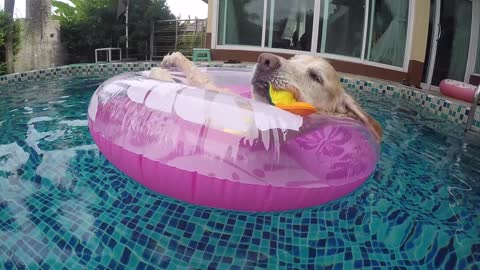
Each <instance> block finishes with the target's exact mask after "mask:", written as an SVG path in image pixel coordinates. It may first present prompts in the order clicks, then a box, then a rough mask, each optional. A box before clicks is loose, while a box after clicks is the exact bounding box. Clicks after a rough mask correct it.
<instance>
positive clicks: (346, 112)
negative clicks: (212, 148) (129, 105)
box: [150, 52, 382, 142]
mask: <svg viewBox="0 0 480 270" xmlns="http://www.w3.org/2000/svg"><path fill="white" fill-rule="evenodd" d="M160 66H161V68H154V69H152V70H151V72H150V77H152V78H155V79H160V80H166V81H173V79H172V78H171V77H170V75H169V73H168V72H167V71H166V70H164V69H163V68H168V67H172V66H175V67H176V68H178V69H179V70H180V71H182V72H183V73H184V74H185V75H186V77H187V80H188V82H189V84H190V85H192V86H195V87H201V88H204V89H208V90H211V91H218V92H225V93H232V94H233V92H232V91H230V90H229V89H226V88H222V87H219V86H217V85H215V84H214V83H213V82H212V81H211V80H210V79H209V77H208V76H207V74H205V73H203V72H201V71H200V70H199V69H198V68H197V67H196V66H195V64H194V63H193V62H191V61H190V60H188V59H187V58H186V57H185V56H183V55H182V54H181V53H179V52H175V53H173V54H169V55H167V56H165V57H164V59H163V61H162V63H161V65H160ZM269 84H272V85H273V86H274V87H275V88H276V89H285V90H288V91H290V92H292V93H293V94H294V96H295V98H296V100H297V101H301V102H307V103H310V104H312V105H313V106H314V107H315V108H316V109H317V113H318V114H328V115H333V116H337V117H349V118H353V119H356V120H359V121H361V122H363V123H364V124H365V125H366V126H367V127H368V129H369V130H370V131H371V132H372V133H373V134H374V135H375V137H376V139H377V141H378V142H381V140H382V129H381V126H380V124H379V123H378V122H377V121H376V120H375V119H374V118H373V117H371V116H370V115H369V114H368V113H366V112H365V111H364V110H363V109H362V108H361V107H360V105H358V103H357V102H356V101H355V100H354V99H353V98H352V97H351V96H350V95H348V94H347V93H346V92H345V90H344V88H343V87H342V84H341V83H340V78H339V76H338V74H337V72H336V71H335V69H334V68H333V67H332V66H331V65H330V64H329V63H328V62H327V61H326V60H325V59H323V58H321V57H318V56H313V55H297V56H294V57H292V58H290V59H285V58H283V57H280V56H277V55H274V54H271V53H262V54H261V55H260V56H259V57H258V61H257V65H256V68H255V73H254V76H253V78H252V86H253V97H254V98H255V99H257V100H261V101H265V102H267V100H266V95H267V91H268V87H269Z"/></svg>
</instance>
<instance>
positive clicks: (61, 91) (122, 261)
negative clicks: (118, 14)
mask: <svg viewBox="0 0 480 270" xmlns="http://www.w3.org/2000/svg"><path fill="white" fill-rule="evenodd" d="M105 78H106V77H105V76H94V75H91V76H80V77H66V78H56V79H49V80H46V81H36V82H33V81H32V82H28V81H27V82H21V83H16V84H9V85H7V86H1V88H0V89H1V90H0V129H1V130H2V132H1V133H0V268H5V269H12V268H13V269H23V268H42V269H154V268H161V269H185V268H190V269H279V268H280V269H353V268H361V269H479V267H478V265H479V264H480V234H479V231H480V213H479V212H478V209H479V206H480V181H479V179H480V166H479V165H480V155H479V153H480V139H479V137H478V136H477V135H472V134H471V135H468V136H467V137H465V138H464V137H463V135H462V129H463V126H461V125H456V124H453V123H451V122H449V121H447V120H445V119H443V118H440V117H437V116H433V115H432V114H431V113H430V112H429V111H428V110H427V109H424V108H419V106H416V105H412V104H410V103H407V102H406V101H404V100H403V99H401V98H395V97H393V98H392V97H384V96H379V95H375V94H371V93H365V92H355V93H353V95H354V96H355V97H356V98H358V100H359V102H360V103H361V104H362V105H363V106H364V107H365V108H366V109H367V111H368V112H369V113H371V114H372V115H373V116H374V117H376V118H377V119H378V120H379V121H380V122H381V124H382V125H383V127H384V134H385V137H384V143H383V146H382V147H383V148H382V156H381V158H380V161H379V164H378V166H377V170H376V171H375V173H374V174H373V175H372V177H370V179H368V180H367V182H366V183H365V184H364V185H363V186H362V187H361V188H359V189H358V190H357V191H355V192H354V193H353V194H351V195H350V196H347V197H345V198H342V199H340V200H336V201H334V202H332V203H329V204H326V205H323V206H319V207H315V208H311V209H307V210H300V211H293V212H285V213H275V214H245V213H238V212H230V211H222V210H215V209H208V208H202V207H197V206H193V205H188V204H185V203H181V202H178V201H175V200H172V199H169V198H166V197H164V196H162V195H159V194H156V193H153V192H150V191H149V190H147V189H146V188H144V187H143V186H141V185H139V184H138V183H137V182H135V181H133V180H131V179H129V178H127V177H126V176H124V174H123V173H121V172H120V171H119V170H117V169H116V168H115V167H113V166H112V165H111V164H110V163H109V162H108V161H107V160H106V159H105V158H104V157H103V156H102V155H101V154H100V153H99V151H98V149H97V147H96V146H95V145H94V143H93V140H92V139H91V137H90V135H89V132H88V128H87V116H86V113H87V106H88V102H89V100H90V97H91V94H92V93H93V91H94V90H95V89H96V87H97V86H98V85H99V83H101V82H102V81H103V80H104V79H105Z"/></svg>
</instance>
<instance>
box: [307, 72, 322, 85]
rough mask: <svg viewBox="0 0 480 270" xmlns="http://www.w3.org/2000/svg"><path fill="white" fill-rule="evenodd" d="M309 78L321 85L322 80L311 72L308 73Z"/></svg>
mask: <svg viewBox="0 0 480 270" xmlns="http://www.w3.org/2000/svg"><path fill="white" fill-rule="evenodd" d="M310 78H312V80H314V81H316V82H319V83H322V78H321V77H320V76H318V75H317V74H316V73H315V72H313V71H310Z"/></svg>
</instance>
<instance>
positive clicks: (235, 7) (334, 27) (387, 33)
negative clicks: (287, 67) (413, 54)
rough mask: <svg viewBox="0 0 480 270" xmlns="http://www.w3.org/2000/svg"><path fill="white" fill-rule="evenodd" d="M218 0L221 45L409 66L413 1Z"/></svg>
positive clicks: (479, 68)
mask: <svg viewBox="0 0 480 270" xmlns="http://www.w3.org/2000/svg"><path fill="white" fill-rule="evenodd" d="M217 1H218V2H217V3H218V13H217V14H218V17H217V18H218V25H217V35H216V37H217V45H241V46H254V47H257V48H265V50H267V51H268V49H267V48H275V49H286V50H297V51H307V52H312V53H315V52H318V53H322V54H328V57H331V58H334V59H335V56H334V55H338V56H345V57H350V58H357V59H358V60H360V62H362V63H368V62H369V63H371V62H375V63H379V64H384V65H389V66H393V67H400V68H401V67H403V66H404V63H405V52H406V48H407V37H408V27H409V20H408V19H409V12H410V10H409V9H410V0H217ZM466 1H467V0H466ZM367 7H368V8H367ZM264 16H265V17H264ZM317 19H318V22H317V23H318V25H315V21H314V20H317ZM317 31H318V32H317ZM317 34H318V37H317ZM312 38H315V39H316V40H314V42H312ZM262 42H263V44H262ZM312 44H314V46H315V47H314V48H312ZM252 50H253V48H252ZM255 50H258V49H255ZM479 55H480V53H479ZM479 57H480V56H479ZM339 58H340V57H339ZM340 59H341V58H340ZM358 60H355V62H358ZM479 62H480V59H479V61H478V62H477V66H476V71H477V72H480V67H479V65H480V63H479Z"/></svg>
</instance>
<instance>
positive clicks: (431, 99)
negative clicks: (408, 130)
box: [0, 62, 480, 132]
mask: <svg viewBox="0 0 480 270" xmlns="http://www.w3.org/2000/svg"><path fill="white" fill-rule="evenodd" d="M159 64H160V62H135V63H118V62H117V63H101V64H73V65H68V66H60V67H52V68H47V69H43V70H34V71H27V72H23V73H15V74H9V75H4V76H0V85H5V84H12V83H17V82H23V81H29V80H33V81H36V80H46V79H51V78H58V77H70V76H86V75H96V74H107V75H115V74H119V73H122V72H132V71H142V70H148V69H151V68H153V67H158V66H159ZM199 66H203V67H209V66H210V67H222V66H223V67H249V66H251V65H246V64H240V65H239V64H233V65H228V64H208V63H200V64H199ZM354 77H355V76H354V75H350V74H342V76H341V79H340V82H341V83H342V85H343V86H344V87H345V88H346V89H347V91H356V92H367V93H373V94H377V95H383V96H387V97H391V98H394V99H395V98H401V99H405V100H408V101H409V102H412V103H414V104H417V105H420V106H422V107H424V108H427V110H428V111H429V112H431V113H432V114H435V115H437V116H440V117H441V118H443V119H447V120H449V121H451V122H453V123H457V124H462V123H463V124H465V123H466V122H467V118H468V117H467V114H468V111H469V107H468V106H467V105H465V103H460V102H458V103H457V102H455V101H452V100H446V99H444V98H441V97H439V96H435V95H431V94H428V93H424V92H421V90H419V89H416V88H411V87H408V86H404V85H400V84H394V83H390V82H386V81H376V80H373V79H372V80H370V79H364V78H361V79H359V78H354ZM472 130H473V131H475V132H480V111H477V113H476V114H475V119H474V122H473V125H472Z"/></svg>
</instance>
